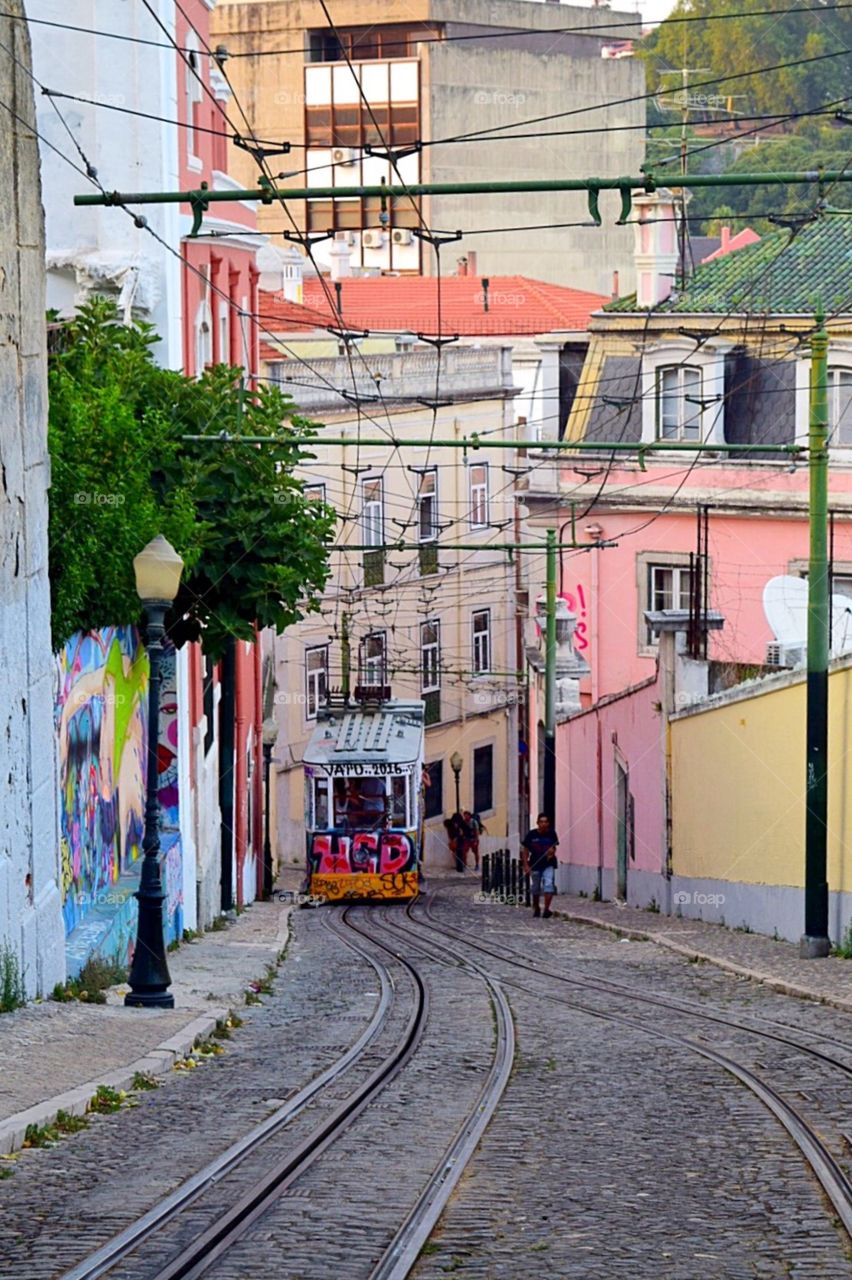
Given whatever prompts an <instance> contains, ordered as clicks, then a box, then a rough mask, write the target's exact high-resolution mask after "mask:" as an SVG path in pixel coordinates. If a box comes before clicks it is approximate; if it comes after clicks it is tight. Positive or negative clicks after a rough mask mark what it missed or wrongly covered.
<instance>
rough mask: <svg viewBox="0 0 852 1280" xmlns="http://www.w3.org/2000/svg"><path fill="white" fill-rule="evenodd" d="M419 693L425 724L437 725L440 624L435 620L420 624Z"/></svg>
mask: <svg viewBox="0 0 852 1280" xmlns="http://www.w3.org/2000/svg"><path fill="white" fill-rule="evenodd" d="M420 692H421V694H422V695H423V701H424V702H425V704H426V715H425V721H426V724H437V722H438V721H439V720H440V719H441V624H440V622H439V621H438V620H437V618H435V619H433V620H432V621H431V622H421V624H420Z"/></svg>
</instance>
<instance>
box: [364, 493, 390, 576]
mask: <svg viewBox="0 0 852 1280" xmlns="http://www.w3.org/2000/svg"><path fill="white" fill-rule="evenodd" d="M361 525H362V529H363V536H364V545H365V547H371V548H372V547H374V548H375V550H368V551H365V552H364V586H365V587H378V586H381V584H382V583H383V582H384V579H385V553H384V550H383V548H382V543H383V542H384V526H385V519H384V501H383V494H382V482H381V480H380V479H374V480H364V481H362V483H361Z"/></svg>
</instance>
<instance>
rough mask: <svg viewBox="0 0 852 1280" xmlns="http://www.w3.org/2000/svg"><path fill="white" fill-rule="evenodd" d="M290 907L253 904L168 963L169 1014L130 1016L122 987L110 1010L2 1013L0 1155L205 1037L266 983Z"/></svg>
mask: <svg viewBox="0 0 852 1280" xmlns="http://www.w3.org/2000/svg"><path fill="white" fill-rule="evenodd" d="M290 910H291V908H290V906H289V905H286V904H283V903H281V902H256V903H253V904H252V905H251V906H250V907H248V908H247V909H246V910H245V912H243V914H242V915H240V916H239V917H238V918H237V919H236V920H235V921H234V922H233V923H231V924H229V925H228V927H227V928H226V929H223V930H221V931H215V932H209V933H205V934H203V935H202V936H201V937H200V938H198V939H197V940H196V941H194V942H186V943H183V945H182V946H181V947H179V948H178V950H177V951H174V952H170V953H169V956H168V963H169V972H170V974H171V978H172V987H171V990H172V992H173V994H174V998H175V1008H174V1009H128V1008H125V1006H124V1004H123V1003H122V1001H123V996H124V992H125V991H126V990H127V988H126V987H117V988H113V989H112V990H111V991H110V992H109V994H108V999H107V1003H106V1004H104V1005H97V1004H80V1003H77V1002H76V1001H75V1002H72V1003H68V1004H58V1003H56V1002H55V1001H53V1000H45V1001H43V1002H42V1003H40V1004H31V1005H27V1006H26V1008H24V1009H18V1010H16V1012H14V1013H8V1014H3V1015H0V1155H4V1154H6V1153H8V1152H10V1151H14V1150H15V1149H16V1148H18V1147H19V1146H20V1145H21V1142H22V1141H23V1137H24V1133H25V1132H26V1128H27V1126H28V1125H30V1124H35V1125H44V1124H46V1123H48V1122H49V1121H50V1120H53V1119H54V1118H55V1117H56V1115H57V1113H58V1112H59V1111H68V1112H70V1113H72V1114H77V1115H79V1114H82V1113H83V1112H84V1111H85V1109H86V1104H87V1103H88V1101H89V1099H90V1098H91V1097H92V1095H93V1094H94V1092H95V1090H96V1088H97V1086H98V1085H102V1084H105V1085H110V1086H111V1087H112V1088H114V1089H126V1088H127V1087H128V1086H129V1085H130V1083H131V1082H132V1080H133V1077H134V1075H135V1074H136V1072H137V1071H142V1072H148V1073H151V1074H154V1075H162V1074H164V1073H165V1072H166V1071H168V1070H169V1069H170V1068H171V1066H172V1064H173V1063H174V1062H175V1061H176V1060H177V1059H179V1058H182V1057H185V1056H186V1054H187V1053H188V1052H189V1050H190V1049H191V1048H192V1046H193V1044H194V1043H195V1041H196V1039H197V1038H199V1037H202V1038H203V1037H206V1036H209V1035H210V1033H211V1031H213V1029H214V1028H215V1026H216V1023H217V1022H218V1021H219V1020H221V1019H223V1018H225V1017H227V1015H228V1013H229V1012H230V1010H231V1009H240V1010H241V1011H242V1006H244V1004H245V992H246V989H247V987H248V984H249V983H250V982H251V981H252V980H253V979H255V978H261V977H263V976H264V973H265V970H266V966H267V965H268V964H272V963H274V961H275V960H276V958H277V956H278V954H279V953H280V951H281V950H282V948H283V947H284V946H285V944H286V941H287V937H288V917H289V913H290Z"/></svg>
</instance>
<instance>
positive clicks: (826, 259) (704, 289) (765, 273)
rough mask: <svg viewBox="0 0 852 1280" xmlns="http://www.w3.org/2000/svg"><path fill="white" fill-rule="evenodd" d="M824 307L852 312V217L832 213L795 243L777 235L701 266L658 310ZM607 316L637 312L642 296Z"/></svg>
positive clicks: (620, 303) (788, 311)
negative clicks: (614, 313)
mask: <svg viewBox="0 0 852 1280" xmlns="http://www.w3.org/2000/svg"><path fill="white" fill-rule="evenodd" d="M818 305H821V306H822V307H823V309H824V310H825V312H826V313H830V312H838V311H845V312H850V311H852V215H846V216H843V215H842V214H840V215H837V216H832V215H827V216H824V217H822V218H820V219H819V220H818V221H817V222H812V223H810V224H809V225H808V226H806V227H804V228H803V229H802V230H801V231H799V233H798V234H797V235H795V236H794V237H793V239H792V240H791V239H790V232H789V231H786V230H782V231H773V232H771V233H770V234H769V235H766V236H764V237H763V239H762V240H760V241H759V243H757V244H751V245H748V246H747V247H746V248H745V249H738V250H737V251H736V252H735V253H729V254H726V255H725V257H723V258H716V259H715V260H714V261H713V262H708V263H705V264H704V266H700V267H697V268H696V270H695V272H694V274H693V275H692V276H691V278H690V280H689V281H688V285H687V288H686V289H685V290H684V291H683V292H682V293H680V294H676V295H673V296H672V297H670V298H667V299H666V300H665V302H661V303H659V304H658V305H657V306H656V307H654V308H653V310H654V313H655V314H657V313H659V314H663V315H665V314H667V313H679V314H684V313H688V314H692V315H696V314H706V313H708V312H709V313H711V314H716V315H726V314H727V313H728V312H731V313H733V314H742V313H751V314H755V313H757V314H774V315H798V314H802V313H808V312H813V311H815V310H816V308H817V306H818ZM604 310H605V311H607V312H612V311H614V312H635V311H637V310H640V308H638V307H637V306H636V295H635V294H632V295H631V296H630V297H629V298H619V299H618V300H617V301H616V302H611V303H608V304H607V306H606V307H605V308H604Z"/></svg>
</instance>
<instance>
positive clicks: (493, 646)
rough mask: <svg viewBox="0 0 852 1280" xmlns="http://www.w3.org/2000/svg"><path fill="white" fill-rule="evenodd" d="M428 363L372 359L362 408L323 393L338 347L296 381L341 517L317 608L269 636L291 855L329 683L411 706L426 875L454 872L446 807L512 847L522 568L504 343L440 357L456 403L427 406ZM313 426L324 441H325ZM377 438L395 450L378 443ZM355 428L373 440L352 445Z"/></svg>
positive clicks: (342, 364) (298, 855)
mask: <svg viewBox="0 0 852 1280" xmlns="http://www.w3.org/2000/svg"><path fill="white" fill-rule="evenodd" d="M437 362H438V356H437V354H436V353H435V351H434V350H431V349H427V350H425V351H420V352H411V353H398V354H394V355H383V356H374V357H371V359H370V362H369V371H370V376H372V377H374V378H376V377H379V378H380V379H381V386H382V404H381V408H380V410H378V411H376V406H375V405H374V404H371V405H370V408H369V409H368V410H367V411H366V413H365V412H363V411H362V412H361V413H360V414H357V413H355V412H354V411H353V409H352V408H351V405H350V403H349V402H348V397H347V396H346V395H345V394H344V395H338V394H335V393H333V392H330V391H329V387H332V388H335V387H339V388H344V387H345V384H346V379H347V378H348V377H349V376H350V375H351V366H350V363H349V361H348V360H347V359H346V357H332V358H329V359H317V360H315V361H313V362H312V365H311V369H310V370H302V375H303V376H302V378H301V379H300V382H301V384H302V385H300V386H299V387H293V394H294V396H296V397H297V404H298V408H299V411H300V412H303V413H305V414H307V415H308V416H309V417H313V418H319V419H321V420H322V421H323V423H324V424H325V428H324V432H321V433H320V435H319V437H318V442H317V444H316V445H315V446H314V445H312V447H311V451H312V453H314V454H315V455H316V460H315V461H314V462H312V463H310V464H309V465H307V464H306V466H305V468H304V474H305V478H306V480H307V481H308V483H309V485H310V488H311V490H312V491H313V493H314V494H315V496H316V497H318V498H322V499H324V500H325V501H327V502H329V503H331V504H333V505H334V506H335V507H336V509H337V511H338V513H339V516H340V520H339V524H338V533H337V537H336V540H335V544H334V548H333V550H332V559H331V563H332V578H331V580H330V582H329V584H328V586H327V588H326V591H325V593H324V596H323V598H322V601H321V603H320V610H319V612H318V613H317V614H315V615H312V616H309V617H308V618H306V619H305V620H304V621H303V622H301V623H299V624H297V625H296V626H294V627H291V628H288V630H287V631H286V633H285V634H284V635H282V636H279V637H277V638H276V639H275V642H274V644H275V659H276V682H277V693H276V718H277V722H278V726H279V738H278V745H277V749H276V753H275V756H276V760H277V766H276V772H277V789H278V794H277V805H276V807H277V813H278V832H277V835H278V849H279V854H280V855H281V857H282V858H283V859H284V860H286V861H291V862H297V863H301V862H303V861H304V857H305V845H304V839H305V836H304V814H303V794H302V793H303V776H302V768H301V760H302V752H303V751H304V748H305V745H306V743H307V741H308V739H309V737H310V734H311V732H312V730H313V727H314V724H315V721H316V715H317V711H318V708H319V707H320V705H321V704H322V701H323V699H324V698H325V696H326V694H327V692H328V691H329V690H331V689H336V690H338V691H339V690H340V689H341V688H342V687H344V686H345V685H346V684H347V682H348V684H349V687H350V689H351V690H353V691H354V689H355V688H356V687H357V686H359V685H360V686H369V687H374V686H377V685H378V686H384V687H388V686H389V687H390V688H391V690H392V693H393V696H394V697H397V698H403V699H406V698H412V697H413V698H421V697H422V698H423V700H424V703H425V706H426V726H427V728H426V768H427V771H428V776H429V785H428V787H427V788H426V815H427V818H426V865H427V868H428V867H430V866H431V867H435V866H441V865H444V866H446V865H449V861H450V859H449V856H448V851H447V844H446V832H445V829H444V826H443V822H444V819H445V818H447V817H449V816H450V815H451V814H452V813H453V812H454V811H455V809H456V807H457V804H458V805H459V806H460V807H461V808H462V809H470V810H471V812H478V813H479V815H480V817H481V818H482V821H483V822H484V824H485V828H486V833H487V835H486V838H485V839H484V840H483V844H482V847H483V849H487V848H488V847H495V848H497V847H506V845H507V843H509V844H512V843H513V842H516V840H517V832H518V825H519V806H520V803H521V801H520V795H519V782H518V767H517V759H518V727H519V716H518V701H519V695H520V693H521V683H522V674H521V676H520V678H519V672H520V667H519V651H518V647H517V626H516V623H517V605H516V600H517V585H518V572H519V571H518V564H517V559H516V558H514V559H513V558H512V557H511V556H510V553H509V551H507V550H506V549H505V546H506V545H509V546H510V545H511V544H512V543H515V542H517V541H518V521H519V515H518V512H517V511H516V503H515V492H514V491H515V480H514V476H513V474H512V460H513V457H514V455H515V449H514V441H515V439H516V424H515V415H514V411H513V397H514V385H513V383H512V379H511V363H510V352H509V350H508V349H507V348H504V349H501V348H499V347H492V348H488V349H483V350H473V349H465V348H451V349H450V350H449V351H447V352H444V353H443V356H442V365H443V370H442V375H441V387H442V391H443V394H444V395H446V396H447V397H449V398H450V399H451V400H452V404H450V405H447V406H443V405H442V406H439V407H436V408H435V409H434V410H433V411H432V410H430V409H429V408H428V407H424V405H423V403H422V401H423V400H424V399H428V397H429V396H430V395H433V394H434V387H435V377H436V370H437ZM311 380H313V386H308V385H305V384H306V383H309V382H310V381H311ZM372 385H373V387H375V382H373V384H372ZM358 390H359V391H360V392H361V393H362V394H363V393H365V392H366V386H359V388H358ZM474 432H481V433H484V434H483V438H482V442H481V447H477V448H476V449H475V451H474V450H470V451H467V452H466V453H464V454H463V453H462V450H461V449H459V450H456V449H447V448H443V447H441V446H440V445H439V444H438V442H440V441H446V440H456V441H459V442H461V441H462V440H463V439H464V438H466V437H470V435H471V434H472V433H474ZM323 435H326V436H328V437H330V438H333V439H334V440H335V441H336V442H337V443H334V444H328V445H324V444H323V443H322V439H323ZM388 435H392V437H393V439H394V440H400V441H403V442H405V443H404V450H403V449H397V448H394V447H393V445H392V444H387V445H385V444H384V440H385V438H386V437H387V436H388ZM367 436H370V437H372V438H373V439H378V440H380V441H381V442H382V443H381V445H380V447H378V448H374V447H371V446H367V445H366V444H363V443H360V442H359V441H362V440H365V439H366V437H367ZM343 441H345V443H342V442H343ZM432 441H434V442H435V443H434V444H433V443H431V442H432ZM492 441H504V442H508V443H509V444H510V446H511V447H510V448H508V449H506V448H498V447H496V446H495V445H494V444H493V443H492ZM456 753H458V756H457V759H456V763H458V760H459V759H460V762H461V767H460V772H459V777H458V788H459V790H458V797H456V776H455V773H454V771H453V768H452V765H451V758H452V757H453V756H454V755H455V754H456ZM489 841H490V842H491V843H490V845H489Z"/></svg>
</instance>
